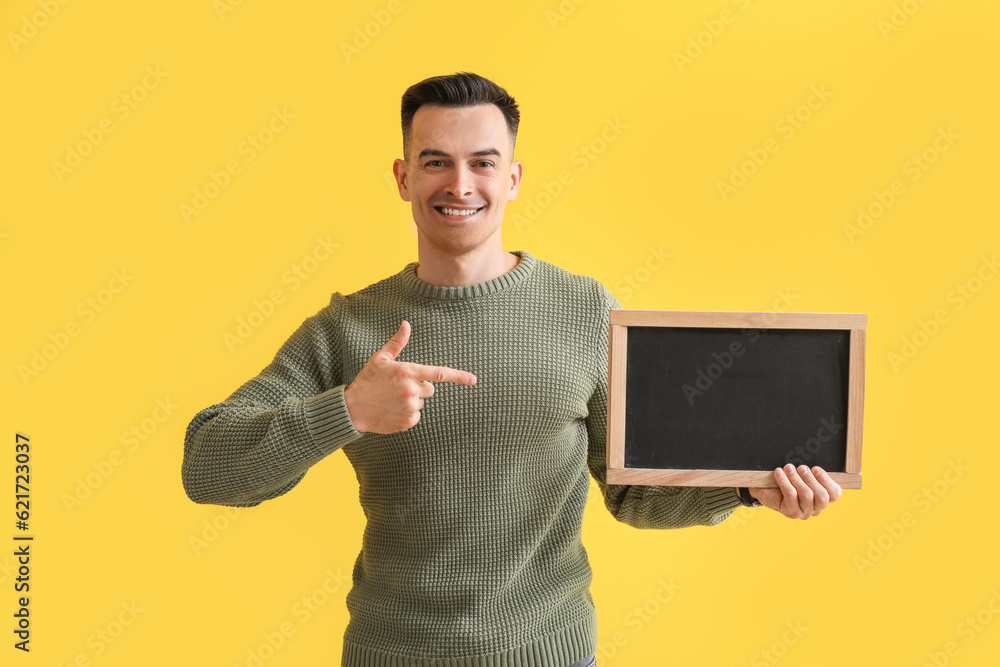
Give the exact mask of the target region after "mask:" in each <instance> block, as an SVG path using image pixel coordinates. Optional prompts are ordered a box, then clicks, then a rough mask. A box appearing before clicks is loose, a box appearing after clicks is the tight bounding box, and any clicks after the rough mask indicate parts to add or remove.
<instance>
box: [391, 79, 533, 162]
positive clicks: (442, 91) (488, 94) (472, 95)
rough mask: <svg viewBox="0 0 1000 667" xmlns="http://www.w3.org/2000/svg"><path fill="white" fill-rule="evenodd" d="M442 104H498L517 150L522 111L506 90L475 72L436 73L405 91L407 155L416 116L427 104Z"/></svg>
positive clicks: (406, 154) (405, 150)
mask: <svg viewBox="0 0 1000 667" xmlns="http://www.w3.org/2000/svg"><path fill="white" fill-rule="evenodd" d="M425 104H426V105H429V106H438V107H473V106H479V105H483V104H495V105H496V106H497V107H498V108H499V109H500V111H502V112H503V115H504V118H505V119H506V120H507V132H508V133H509V134H510V150H511V152H512V153H513V151H514V140H515V139H516V138H517V124H518V122H519V121H520V120H521V112H520V111H518V110H517V102H515V101H514V98H513V97H511V96H510V95H509V94H508V93H507V91H506V90H504V89H503V88H501V87H500V86H498V85H497V84H495V83H493V82H492V81H490V80H489V79H486V78H483V77H481V76H479V75H478V74H473V73H472V72H457V73H455V74H448V75H444V76H432V77H431V78H429V79H424V80H423V81H421V82H419V83H415V84H413V85H412V86H410V87H409V88H407V89H406V92H405V93H403V103H402V117H403V157H404V158H406V159H409V154H410V140H411V138H412V134H413V116H414V115H415V114H416V113H417V109H419V108H420V107H422V106H424V105H425Z"/></svg>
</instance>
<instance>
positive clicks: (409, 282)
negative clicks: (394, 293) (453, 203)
mask: <svg viewBox="0 0 1000 667" xmlns="http://www.w3.org/2000/svg"><path fill="white" fill-rule="evenodd" d="M511 254H514V255H517V256H518V257H520V258H521V261H520V262H518V263H517V266H515V267H514V268H513V269H511V270H510V271H508V272H507V273H505V274H503V275H501V276H497V277H496V278H494V279H493V280H487V281H486V282H484V283H476V284H475V285H461V286H459V287H442V286H440V285H431V284H430V283H425V282H424V281H423V280H421V279H420V278H418V277H417V262H411V263H410V264H407V265H406V268H404V269H403V271H402V272H401V273H400V277H401V278H402V280H403V286H404V287H406V289H408V290H410V291H411V292H414V293H416V294H419V295H420V296H423V297H427V298H428V299H440V300H444V301H461V300H463V299H474V298H477V297H480V296H486V295H487V294H496V293H497V292H501V291H503V290H506V289H510V288H511V287H513V286H514V285H517V284H518V283H521V282H523V281H524V280H525V279H527V278H528V276H530V275H531V273H532V271H534V270H535V266H536V264H537V261H538V260H536V259H535V258H534V257H532V256H531V254H530V253H529V252H527V251H526V250H512V251H511Z"/></svg>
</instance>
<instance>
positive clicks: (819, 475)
mask: <svg viewBox="0 0 1000 667" xmlns="http://www.w3.org/2000/svg"><path fill="white" fill-rule="evenodd" d="M812 473H813V477H815V478H816V479H818V480H819V483H820V484H822V485H823V486H824V487H826V492H827V493H829V494H830V502H831V503H832V502H833V501H835V500H837V499H839V498H840V494H841V493H843V489H842V488H841V486H840V484H837V482H835V481H834V480H833V478H832V477H830V476H829V475H828V474H826V471H825V470H823V469H822V468H820V467H819V466H813V468H812Z"/></svg>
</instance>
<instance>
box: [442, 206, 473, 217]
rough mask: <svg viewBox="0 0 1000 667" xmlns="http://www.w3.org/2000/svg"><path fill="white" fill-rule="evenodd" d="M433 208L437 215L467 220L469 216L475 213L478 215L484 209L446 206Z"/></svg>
mask: <svg viewBox="0 0 1000 667" xmlns="http://www.w3.org/2000/svg"><path fill="white" fill-rule="evenodd" d="M434 208H435V210H437V211H438V213H442V214H444V215H451V216H456V217H460V218H467V217H469V216H472V215H475V214H476V213H479V212H480V211H482V210H483V209H484V208H486V207H485V206H481V207H480V208H450V207H448V206H435V207H434Z"/></svg>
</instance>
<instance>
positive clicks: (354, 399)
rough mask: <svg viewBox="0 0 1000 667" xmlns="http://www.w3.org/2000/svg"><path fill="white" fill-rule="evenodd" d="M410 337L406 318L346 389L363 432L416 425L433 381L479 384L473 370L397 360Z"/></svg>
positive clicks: (349, 407) (356, 423)
mask: <svg viewBox="0 0 1000 667" xmlns="http://www.w3.org/2000/svg"><path fill="white" fill-rule="evenodd" d="M409 340H410V323H409V322H407V321H406V320H403V323H402V324H401V325H400V327H399V331H397V332H396V333H395V335H393V337H392V338H390V339H389V341H388V342H387V343H386V344H385V345H383V346H382V349H381V350H379V351H378V352H376V353H375V354H373V355H372V358H371V359H369V360H368V363H367V364H365V367H364V368H362V369H361V372H360V373H358V375H357V377H356V378H354V382H352V383H351V384H350V385H348V386H347V388H346V389H344V401H345V402H346V403H347V412H348V413H349V414H350V415H351V421H353V422H354V428H355V429H357V430H358V432H359V433H365V432H371V433H396V432H398V431H405V430H406V429H408V428H412V427H414V426H416V424H417V422H419V421H420V410H421V409H422V408H423V407H424V399H425V398H430V397H431V396H432V395H433V394H434V385H432V384H431V382H454V383H456V384H466V385H470V386H471V385H474V384H476V376H475V375H473V374H472V373H466V372H465V371H458V370H455V369H454V368H447V367H444V366H424V365H422V364H411V363H407V362H402V361H396V357H397V356H399V353H400V352H402V351H403V348H404V347H406V343H407V342H408V341H409Z"/></svg>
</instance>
